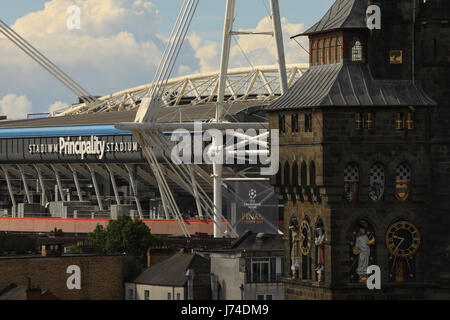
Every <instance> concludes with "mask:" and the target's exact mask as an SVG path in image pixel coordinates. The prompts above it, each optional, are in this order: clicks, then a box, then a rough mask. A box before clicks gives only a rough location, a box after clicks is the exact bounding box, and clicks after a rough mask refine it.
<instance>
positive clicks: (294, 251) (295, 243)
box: [289, 224, 300, 279]
mask: <svg viewBox="0 0 450 320" xmlns="http://www.w3.org/2000/svg"><path fill="white" fill-rule="evenodd" d="M289 230H290V231H291V239H292V248H291V271H292V279H295V278H296V277H297V272H298V268H299V263H298V259H299V252H300V232H299V227H298V225H297V224H291V225H290V226H289Z"/></svg>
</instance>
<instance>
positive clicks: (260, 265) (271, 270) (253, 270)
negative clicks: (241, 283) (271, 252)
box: [246, 258, 281, 283]
mask: <svg viewBox="0 0 450 320" xmlns="http://www.w3.org/2000/svg"><path fill="white" fill-rule="evenodd" d="M276 259H277V258H258V259H247V263H248V267H249V269H250V270H247V277H246V278H247V282H248V283H266V282H276V281H280V279H281V274H277V273H276Z"/></svg>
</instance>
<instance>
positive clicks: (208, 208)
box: [153, 141, 219, 226]
mask: <svg viewBox="0 0 450 320" xmlns="http://www.w3.org/2000/svg"><path fill="white" fill-rule="evenodd" d="M153 142H154V144H153V145H154V146H157V145H158V144H159V146H158V147H159V148H160V150H159V151H160V152H161V150H164V149H162V146H163V144H160V143H161V142H158V141H153ZM162 156H163V158H164V160H165V161H166V163H167V164H168V165H169V166H170V168H171V169H172V171H173V172H176V173H178V174H179V175H181V176H182V177H183V178H184V179H185V181H183V180H182V181H183V184H184V185H185V187H187V188H188V189H189V190H190V188H191V185H189V184H188V183H187V182H186V181H189V180H191V179H190V178H189V177H188V176H187V175H186V173H185V172H183V170H182V169H185V170H189V168H185V167H184V166H185V165H183V164H181V165H179V166H174V165H173V164H172V163H171V161H169V160H168V159H167V157H166V156H165V154H164V153H163V152H162ZM176 168H178V170H176ZM192 183H194V182H192ZM194 188H197V190H200V189H201V186H200V185H199V184H198V183H197V184H196V185H194ZM201 191H203V192H202V195H203V196H204V197H205V198H206V199H208V200H210V199H209V197H208V196H207V195H206V193H205V192H204V190H203V189H202V190H201ZM190 192H191V195H194V196H195V194H194V193H193V191H190ZM200 199H201V200H203V198H200ZM200 205H201V207H202V209H203V210H205V212H206V213H207V215H208V217H209V218H212V217H213V215H211V214H210V212H213V207H211V205H210V204H208V202H207V201H206V202H205V203H202V202H200ZM214 222H215V221H214ZM215 223H216V222H215ZM218 226H219V225H218Z"/></svg>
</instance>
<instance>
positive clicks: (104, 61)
mask: <svg viewBox="0 0 450 320" xmlns="http://www.w3.org/2000/svg"><path fill="white" fill-rule="evenodd" d="M73 4H75V5H78V6H79V7H80V8H81V29H80V30H69V29H68V28H67V24H66V22H67V19H68V18H69V16H70V15H69V14H68V13H67V8H68V7H69V6H71V5H73ZM160 20H161V19H160V17H159V14H158V10H157V9H156V8H155V6H154V4H153V3H151V2H148V1H143V0H50V1H48V2H46V3H45V7H44V9H43V10H41V11H38V12H33V13H30V14H28V15H25V16H23V17H21V18H20V19H18V20H17V21H16V22H15V24H14V25H12V28H13V29H14V30H15V31H16V32H17V33H19V34H20V35H22V36H23V37H24V38H25V39H26V40H27V41H29V42H30V43H31V44H32V45H33V46H35V47H36V48H37V49H38V50H40V51H41V52H42V53H43V54H44V55H46V56H47V57H48V58H49V59H50V60H52V61H54V62H55V63H56V64H57V65H58V66H60V67H61V68H62V69H63V70H64V71H66V73H67V74H69V75H70V76H72V77H73V78H74V79H75V80H76V81H77V82H79V83H80V84H81V85H83V86H84V87H85V88H86V89H87V90H88V91H89V92H90V93H91V94H93V95H104V94H108V93H111V92H114V91H117V90H122V89H125V88H127V87H133V86H136V85H140V84H143V83H147V82H150V81H151V80H152V78H153V73H154V71H155V70H156V67H157V65H158V63H159V60H160V55H161V53H162V49H163V47H164V43H163V40H161V37H160V36H158V35H157V31H158V27H159V25H160ZM0 58H1V59H0V70H1V72H2V79H0V96H1V95H2V94H7V93H9V92H11V91H12V90H14V89H16V90H17V88H20V89H21V91H26V92H27V95H28V96H29V97H32V100H33V102H35V103H34V106H35V109H36V110H33V111H34V112H45V111H47V110H46V109H47V107H46V106H49V105H50V104H51V103H52V102H53V101H55V100H60V101H68V102H69V103H72V102H74V101H77V100H78V99H77V98H76V96H75V95H74V94H73V93H71V92H70V91H69V90H68V89H67V88H65V87H63V85H62V84H59V83H58V82H57V80H55V79H54V78H53V77H52V76H50V75H49V74H48V73H46V71H45V70H43V69H42V68H41V67H40V66H39V65H38V64H37V63H36V62H34V61H33V60H31V59H30V58H29V57H28V56H26V55H25V54H24V53H23V52H22V51H20V50H19V49H18V48H17V47H16V46H14V45H13V44H12V43H11V42H10V41H9V40H7V39H6V38H4V37H0ZM6 79H7V80H6ZM49 88H51V89H49ZM36 102H37V103H36Z"/></svg>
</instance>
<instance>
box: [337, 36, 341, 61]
mask: <svg viewBox="0 0 450 320" xmlns="http://www.w3.org/2000/svg"><path fill="white" fill-rule="evenodd" d="M341 59H342V44H341V39H340V38H337V39H336V62H341Z"/></svg>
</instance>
